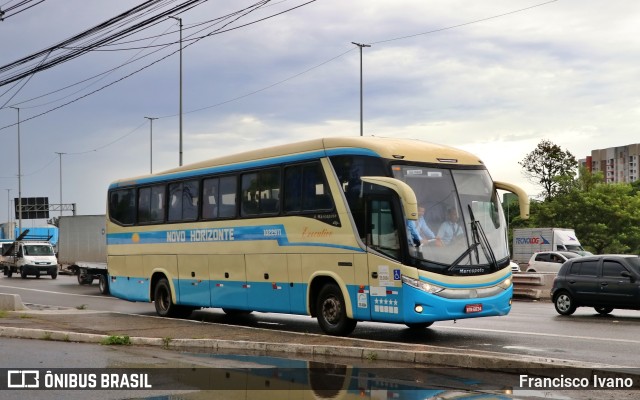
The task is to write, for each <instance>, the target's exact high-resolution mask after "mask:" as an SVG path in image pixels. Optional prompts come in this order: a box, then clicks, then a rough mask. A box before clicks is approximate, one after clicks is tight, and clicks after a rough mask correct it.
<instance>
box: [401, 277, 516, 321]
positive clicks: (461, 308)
mask: <svg viewBox="0 0 640 400" xmlns="http://www.w3.org/2000/svg"><path fill="white" fill-rule="evenodd" d="M403 293H404V296H403V297H404V298H403V301H404V305H405V306H404V307H403V310H404V316H403V317H404V322H405V323H421V322H431V321H446V320H454V319H464V318H476V317H490V316H499V315H507V314H508V313H509V311H511V300H512V298H513V287H509V288H508V289H505V290H501V292H499V293H498V294H496V295H494V296H490V297H475V298H459V299H451V298H443V297H440V296H438V295H437V294H432V293H427V292H424V291H422V290H419V289H417V288H414V287H411V286H409V285H403Z"/></svg>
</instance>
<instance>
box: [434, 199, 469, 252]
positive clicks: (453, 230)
mask: <svg viewBox="0 0 640 400" xmlns="http://www.w3.org/2000/svg"><path fill="white" fill-rule="evenodd" d="M459 219H460V216H459V215H458V210H457V209H456V208H455V207H452V208H449V209H448V210H447V220H446V221H444V222H443V223H442V225H440V229H438V237H440V238H442V243H444V244H445V245H447V244H450V243H451V241H452V240H453V239H454V238H456V237H457V236H460V235H462V234H463V233H464V230H463V229H462V227H461V226H460V224H459V223H458V220H459Z"/></svg>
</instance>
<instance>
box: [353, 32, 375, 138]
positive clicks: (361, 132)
mask: <svg viewBox="0 0 640 400" xmlns="http://www.w3.org/2000/svg"><path fill="white" fill-rule="evenodd" d="M351 43H352V44H355V45H356V46H358V47H359V48H360V136H362V134H363V127H362V48H363V47H371V45H370V44H362V43H356V42H351Z"/></svg>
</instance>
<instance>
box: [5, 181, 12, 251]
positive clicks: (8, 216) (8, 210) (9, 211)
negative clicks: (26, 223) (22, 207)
mask: <svg viewBox="0 0 640 400" xmlns="http://www.w3.org/2000/svg"><path fill="white" fill-rule="evenodd" d="M5 190H6V191H7V226H8V227H10V228H11V233H9V237H8V238H7V239H13V234H12V232H13V231H14V229H13V226H12V225H11V189H5Z"/></svg>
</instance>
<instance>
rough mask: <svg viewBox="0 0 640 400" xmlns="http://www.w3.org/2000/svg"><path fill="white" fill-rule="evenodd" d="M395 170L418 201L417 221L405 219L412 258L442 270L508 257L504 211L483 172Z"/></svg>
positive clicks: (491, 263) (397, 167)
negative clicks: (439, 267)
mask: <svg viewBox="0 0 640 400" xmlns="http://www.w3.org/2000/svg"><path fill="white" fill-rule="evenodd" d="M393 174H394V177H395V178H397V179H400V180H402V181H404V182H406V183H407V184H408V185H409V186H411V188H412V189H413V191H414V192H415V194H416V198H417V200H418V214H419V216H418V220H417V221H415V223H414V222H413V221H411V222H408V223H407V235H408V239H409V240H408V244H409V253H410V254H411V255H412V256H413V257H415V258H417V259H419V260H420V261H426V262H428V263H429V264H430V265H434V264H435V265H440V266H441V268H447V267H448V268H453V267H455V266H456V265H460V266H469V265H488V266H496V265H495V264H496V263H497V262H500V263H501V264H503V263H504V260H505V259H507V258H508V257H509V253H508V251H509V250H508V246H507V239H506V222H505V219H504V214H503V212H502V207H501V206H500V203H499V201H498V198H497V194H496V191H495V190H494V187H493V182H492V180H491V177H490V176H489V173H488V172H487V171H486V170H484V169H449V168H432V167H423V166H412V165H395V166H394V167H393ZM496 267H497V266H496Z"/></svg>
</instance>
